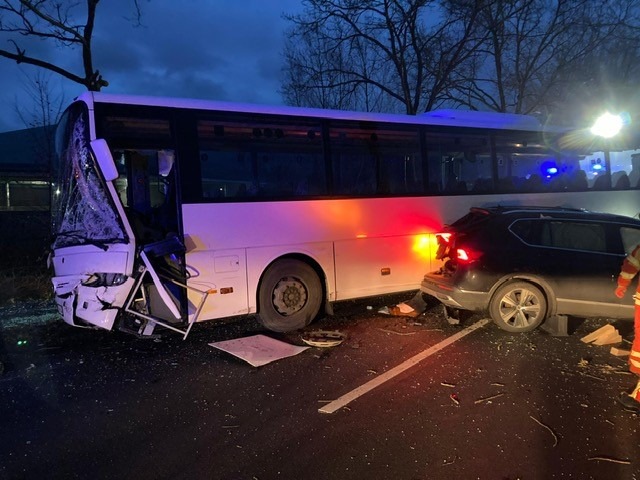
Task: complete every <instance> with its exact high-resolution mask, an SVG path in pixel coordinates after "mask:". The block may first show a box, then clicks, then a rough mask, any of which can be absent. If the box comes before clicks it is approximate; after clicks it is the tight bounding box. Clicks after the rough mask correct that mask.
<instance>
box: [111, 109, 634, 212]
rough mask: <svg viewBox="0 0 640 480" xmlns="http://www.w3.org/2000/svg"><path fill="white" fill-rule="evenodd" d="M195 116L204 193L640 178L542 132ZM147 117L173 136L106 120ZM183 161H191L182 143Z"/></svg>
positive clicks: (534, 188)
mask: <svg viewBox="0 0 640 480" xmlns="http://www.w3.org/2000/svg"><path fill="white" fill-rule="evenodd" d="M197 117H198V118H197V120H196V135H197V156H198V157H197V160H196V161H197V163H198V165H197V168H190V169H189V171H188V175H187V177H185V178H183V180H182V182H183V184H184V185H189V186H190V188H193V186H197V192H198V193H196V194H195V197H194V200H196V201H197V199H200V200H201V201H245V200H247V201H249V200H260V199H278V200H280V199H281V200H287V199H304V198H313V197H327V196H338V197H349V196H354V197H367V196H411V195H465V194H490V193H520V192H522V193H525V192H544V191H587V190H609V189H630V188H640V185H638V179H637V178H635V177H634V175H635V174H634V173H632V172H631V173H629V174H626V173H625V171H622V170H623V169H621V168H618V169H617V170H620V171H616V172H615V173H614V174H613V175H610V174H608V173H607V172H606V167H604V165H601V164H600V163H593V167H594V168H593V169H592V168H590V166H591V164H590V163H589V162H588V161H587V160H585V159H586V158H587V157H586V156H585V155H584V154H581V153H580V152H576V151H562V150H561V149H559V148H556V147H554V146H553V144H552V143H550V139H549V138H548V137H545V138H543V137H542V135H541V134H540V133H539V132H530V131H499V132H498V131H495V130H493V131H492V132H489V131H488V130H485V131H481V130H480V129H471V128H455V129H454V128H452V127H447V128H445V127H438V128H435V127H433V128H432V127H429V129H427V128H425V127H422V126H420V125H412V124H383V123H375V122H365V121H362V122H360V121H347V120H328V119H324V120H320V119H314V118H299V117H286V116H278V115H255V114H252V115H248V114H242V113H230V112H225V113H215V112H213V113H201V114H198V115H197ZM145 122H146V123H148V124H149V128H148V130H149V132H150V133H149V135H152V133H151V132H156V134H157V132H158V131H161V132H162V138H164V139H167V138H169V137H170V136H171V135H170V133H169V130H170V128H171V127H170V124H171V122H169V121H168V120H161V119H154V118H139V119H133V120H132V119H128V120H127V121H125V120H123V118H122V117H118V118H117V122H116V121H115V120H114V121H112V122H109V121H106V122H105V124H106V125H108V126H109V130H112V129H117V132H116V133H117V134H118V136H122V137H123V138H124V137H129V136H130V135H129V134H128V133H127V129H128V127H127V125H129V124H130V125H133V126H134V127H135V129H136V131H137V132H139V131H140V129H141V125H144V124H145ZM142 130H144V128H143V129H142ZM144 138H146V137H145V136H144V135H143V138H142V139H143V140H144ZM164 142H166V140H165V141H163V144H164ZM177 161H178V164H180V163H181V162H184V160H181V159H180V158H179V153H178V159H177ZM592 162H595V160H592ZM631 166H632V165H631V162H628V165H626V166H625V168H626V170H627V171H630V170H631V169H630V167H631ZM595 167H604V168H600V169H599V170H596V169H595ZM179 168H180V167H179ZM614 170H616V169H614Z"/></svg>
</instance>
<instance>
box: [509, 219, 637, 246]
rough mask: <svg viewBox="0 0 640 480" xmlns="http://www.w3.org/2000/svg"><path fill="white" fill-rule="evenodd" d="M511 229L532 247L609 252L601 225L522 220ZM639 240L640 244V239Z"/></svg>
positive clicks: (562, 221)
mask: <svg viewBox="0 0 640 480" xmlns="http://www.w3.org/2000/svg"><path fill="white" fill-rule="evenodd" d="M510 229H511V231H512V232H513V233H514V234H516V235H517V236H518V237H520V239H521V240H523V241H524V242H526V243H528V244H530V245H538V246H542V247H552V248H563V249H568V250H584V251H589V252H606V251H607V240H606V239H607V236H606V230H605V227H604V225H602V224H599V223H589V222H577V221H572V220H558V219H555V220H551V219H549V220H520V221H516V222H514V223H513V224H512V225H511V227H510ZM639 235H640V233H639ZM637 240H638V241H639V242H640V237H638V238H637Z"/></svg>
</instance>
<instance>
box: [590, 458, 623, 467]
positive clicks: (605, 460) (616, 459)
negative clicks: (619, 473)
mask: <svg viewBox="0 0 640 480" xmlns="http://www.w3.org/2000/svg"><path fill="white" fill-rule="evenodd" d="M589 460H600V461H602V462H612V463H620V464H622V465H631V462H630V461H629V460H620V459H618V458H613V457H589Z"/></svg>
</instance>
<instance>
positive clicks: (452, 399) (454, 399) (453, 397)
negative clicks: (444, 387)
mask: <svg viewBox="0 0 640 480" xmlns="http://www.w3.org/2000/svg"><path fill="white" fill-rule="evenodd" d="M449 398H450V399H451V401H452V402H453V403H455V404H456V405H460V399H459V398H458V395H456V394H455V393H452V394H451V395H449Z"/></svg>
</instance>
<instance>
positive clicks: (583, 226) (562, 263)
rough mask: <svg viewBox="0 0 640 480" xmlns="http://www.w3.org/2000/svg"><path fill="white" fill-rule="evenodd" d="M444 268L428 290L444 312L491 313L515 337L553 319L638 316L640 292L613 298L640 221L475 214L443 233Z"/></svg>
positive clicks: (555, 212) (539, 213)
mask: <svg viewBox="0 0 640 480" xmlns="http://www.w3.org/2000/svg"><path fill="white" fill-rule="evenodd" d="M437 239H438V252H437V258H438V259H440V260H444V264H443V266H442V268H440V270H438V271H437V272H433V273H428V274H426V275H425V276H424V279H423V281H422V284H421V290H422V292H424V293H426V294H429V295H431V296H433V297H435V298H436V299H438V300H439V301H440V302H442V303H443V304H444V305H445V307H448V308H450V309H458V310H469V311H488V312H489V314H490V316H491V318H492V319H493V321H494V322H495V323H496V324H497V325H498V326H499V327H501V328H503V329H504V330H507V331H509V332H528V331H531V330H533V329H535V328H536V327H538V326H539V325H540V324H541V323H542V322H543V321H544V320H545V319H546V318H547V317H550V316H552V315H568V316H576V317H606V318H633V303H634V302H633V298H632V296H633V293H634V292H635V288H629V290H628V292H627V294H626V296H625V298H623V299H618V298H617V297H616V296H615V295H614V290H615V288H616V281H617V278H618V273H619V272H620V267H621V266H622V261H623V259H624V257H625V255H626V254H627V253H629V252H631V250H633V248H634V247H635V246H636V245H637V244H638V243H640V220H638V219H635V218H630V217H623V216H619V215H610V214H605V213H595V212H589V211H585V210H577V209H567V208H547V207H491V208H472V209H471V211H470V212H469V213H468V214H467V215H465V216H464V217H462V218H460V219H459V220H457V221H456V222H455V223H453V224H451V225H449V226H447V227H446V228H445V230H444V232H443V233H440V234H437Z"/></svg>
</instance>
